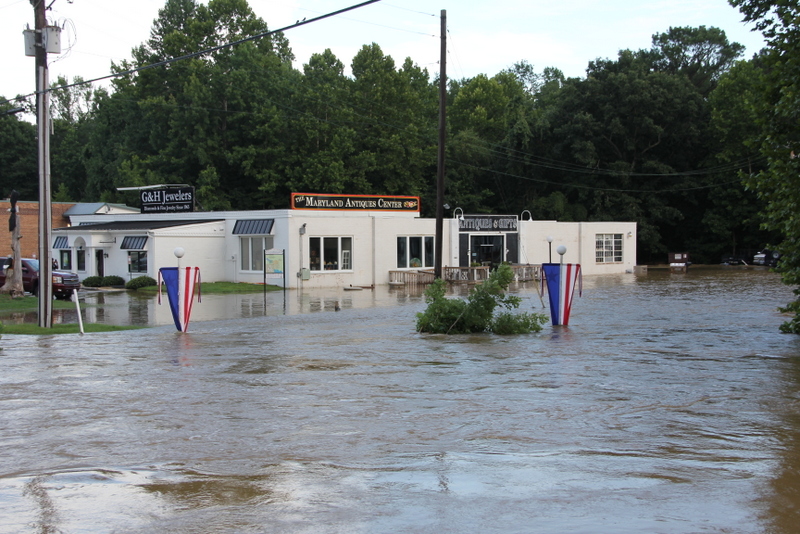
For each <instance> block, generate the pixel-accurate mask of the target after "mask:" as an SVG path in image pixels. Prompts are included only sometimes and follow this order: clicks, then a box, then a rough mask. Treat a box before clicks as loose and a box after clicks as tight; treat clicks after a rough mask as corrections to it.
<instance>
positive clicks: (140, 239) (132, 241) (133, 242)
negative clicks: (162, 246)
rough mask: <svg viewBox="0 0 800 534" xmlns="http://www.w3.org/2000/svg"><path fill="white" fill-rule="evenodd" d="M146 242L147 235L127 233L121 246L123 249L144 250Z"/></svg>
mask: <svg viewBox="0 0 800 534" xmlns="http://www.w3.org/2000/svg"><path fill="white" fill-rule="evenodd" d="M145 243H147V236H146V235H126V236H125V237H124V238H123V239H122V245H120V247H119V248H121V249H123V250H125V249H128V250H142V249H143V248H144V244H145Z"/></svg>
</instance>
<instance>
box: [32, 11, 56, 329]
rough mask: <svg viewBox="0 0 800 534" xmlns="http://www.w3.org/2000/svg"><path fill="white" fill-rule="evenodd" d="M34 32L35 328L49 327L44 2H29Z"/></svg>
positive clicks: (50, 272)
mask: <svg viewBox="0 0 800 534" xmlns="http://www.w3.org/2000/svg"><path fill="white" fill-rule="evenodd" d="M30 2H31V5H33V11H34V17H35V18H34V22H35V31H36V46H35V49H36V56H35V57H36V125H37V130H38V136H39V140H38V144H39V326H40V327H43V328H51V327H52V326H53V283H52V280H53V266H52V263H51V260H50V256H51V255H50V234H51V233H52V224H53V222H52V212H53V210H52V204H51V198H50V128H49V122H50V105H49V104H50V102H49V101H50V94H49V91H48V90H49V81H48V76H47V37H46V36H45V35H46V34H45V32H46V31H47V17H46V9H47V8H46V6H45V0H30Z"/></svg>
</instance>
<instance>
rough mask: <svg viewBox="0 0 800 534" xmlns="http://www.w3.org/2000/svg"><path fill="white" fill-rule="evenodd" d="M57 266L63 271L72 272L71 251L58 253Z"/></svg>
mask: <svg viewBox="0 0 800 534" xmlns="http://www.w3.org/2000/svg"><path fill="white" fill-rule="evenodd" d="M58 265H59V267H61V269H63V270H65V271H71V270H72V251H71V250H59V251H58Z"/></svg>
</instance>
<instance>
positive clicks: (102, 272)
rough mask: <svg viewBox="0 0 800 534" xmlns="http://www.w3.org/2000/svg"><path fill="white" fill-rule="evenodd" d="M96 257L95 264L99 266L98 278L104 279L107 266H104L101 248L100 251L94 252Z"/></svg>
mask: <svg viewBox="0 0 800 534" xmlns="http://www.w3.org/2000/svg"><path fill="white" fill-rule="evenodd" d="M94 257H95V260H96V261H95V264H96V266H97V269H96V271H97V276H99V277H101V278H102V277H104V276H105V268H104V267H105V266H104V264H103V249H101V248H99V249H97V250H95V251H94Z"/></svg>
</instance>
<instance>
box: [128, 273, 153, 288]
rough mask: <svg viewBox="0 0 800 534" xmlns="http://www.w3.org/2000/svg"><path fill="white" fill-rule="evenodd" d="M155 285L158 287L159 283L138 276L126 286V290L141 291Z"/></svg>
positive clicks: (146, 277)
mask: <svg viewBox="0 0 800 534" xmlns="http://www.w3.org/2000/svg"><path fill="white" fill-rule="evenodd" d="M155 285H158V282H156V281H155V280H154V279H152V278H150V277H149V276H137V277H136V278H134V279H132V280H131V281H130V282H128V283H127V284H125V289H139V288H141V287H151V286H155Z"/></svg>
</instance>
